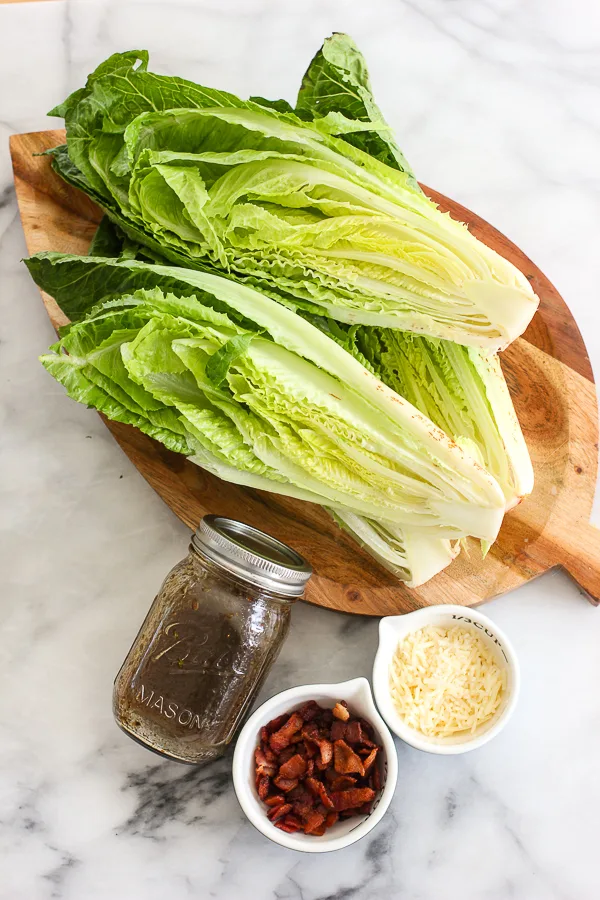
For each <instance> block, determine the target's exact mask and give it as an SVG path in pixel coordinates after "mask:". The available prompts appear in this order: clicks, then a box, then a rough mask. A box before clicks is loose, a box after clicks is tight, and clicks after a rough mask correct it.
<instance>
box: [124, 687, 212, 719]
mask: <svg viewBox="0 0 600 900" xmlns="http://www.w3.org/2000/svg"><path fill="white" fill-rule="evenodd" d="M135 699H136V701H137V702H138V703H141V704H142V706H147V707H148V709H156V710H157V711H158V712H159V713H160V715H162V716H164V717H165V718H166V719H176V720H177V721H178V722H179V724H180V725H183V727H184V728H190V729H192V728H196V729H197V730H198V731H200V717H199V715H198V713H194V712H192V710H191V709H182V708H181V707H180V705H179V704H178V703H173V702H172V701H170V700H168V699H165V698H164V697H163V695H162V694H156V693H155V692H154V691H148V690H147V689H146V687H145V685H143V684H142V685H140V689H139V691H138V692H137V694H136V695H135Z"/></svg>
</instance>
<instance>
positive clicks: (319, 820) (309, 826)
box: [304, 809, 325, 834]
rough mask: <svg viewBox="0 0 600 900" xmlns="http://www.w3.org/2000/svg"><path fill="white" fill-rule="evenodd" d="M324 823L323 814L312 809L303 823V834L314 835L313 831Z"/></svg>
mask: <svg viewBox="0 0 600 900" xmlns="http://www.w3.org/2000/svg"><path fill="white" fill-rule="evenodd" d="M324 821H325V816H324V815H323V813H322V812H319V811H318V810H317V809H313V810H312V812H311V813H310V814H309V815H308V816H307V817H306V821H305V822H304V834H314V832H315V830H316V829H318V828H319V827H320V826H321V825H322V824H323V822H324Z"/></svg>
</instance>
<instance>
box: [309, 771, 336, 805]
mask: <svg viewBox="0 0 600 900" xmlns="http://www.w3.org/2000/svg"><path fill="white" fill-rule="evenodd" d="M305 784H306V787H307V788H308V789H309V791H310V792H311V793H312V794H314V796H315V797H318V798H319V800H320V801H321V803H322V804H323V806H325V807H326V808H327V809H333V801H332V799H331V797H330V796H329V792H328V790H327V788H326V787H325V785H324V784H323V782H322V781H318V780H317V779H316V778H307V779H306V781H305Z"/></svg>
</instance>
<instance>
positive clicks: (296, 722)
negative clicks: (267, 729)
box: [269, 713, 302, 753]
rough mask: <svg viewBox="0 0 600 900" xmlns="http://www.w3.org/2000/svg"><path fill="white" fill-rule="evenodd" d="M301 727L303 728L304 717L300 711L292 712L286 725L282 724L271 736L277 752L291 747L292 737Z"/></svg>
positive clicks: (273, 746)
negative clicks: (299, 713) (301, 716)
mask: <svg viewBox="0 0 600 900" xmlns="http://www.w3.org/2000/svg"><path fill="white" fill-rule="evenodd" d="M273 721H276V720H273ZM300 728H302V719H301V718H300V716H299V715H298V713H292V715H291V716H290V717H289V719H288V720H287V722H286V723H285V725H282V727H281V728H279V729H278V730H277V731H276V732H274V733H273V734H272V735H271V737H270V738H269V743H270V745H271V749H272V750H274V751H275V753H280V752H281V751H282V750H284V749H285V748H286V747H289V745H290V744H291V743H292V737H293V736H294V735H295V734H296V732H297V731H298V730H299V729H300Z"/></svg>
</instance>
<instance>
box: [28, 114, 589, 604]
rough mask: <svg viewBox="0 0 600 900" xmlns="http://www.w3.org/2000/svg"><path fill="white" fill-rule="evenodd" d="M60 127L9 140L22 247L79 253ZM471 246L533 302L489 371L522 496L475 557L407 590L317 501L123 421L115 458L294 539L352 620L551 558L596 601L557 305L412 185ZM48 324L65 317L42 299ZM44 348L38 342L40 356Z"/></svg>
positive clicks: (583, 441) (476, 227)
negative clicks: (257, 482) (519, 454)
mask: <svg viewBox="0 0 600 900" xmlns="http://www.w3.org/2000/svg"><path fill="white" fill-rule="evenodd" d="M64 140H65V134H64V131H43V132H36V133H32V134H20V135H14V136H13V137H12V138H11V153H12V160H13V168H14V175H15V187H16V192H17V199H18V201H19V208H20V211H21V220H22V222H23V229H24V232H25V239H26V241H27V248H28V250H29V252H30V253H36V252H38V251H40V250H58V251H62V252H65V253H86V251H87V249H88V247H89V243H90V241H91V238H92V236H93V234H94V231H95V229H96V226H97V224H98V222H99V221H100V218H101V212H100V210H99V209H98V208H97V207H96V206H95V205H94V204H93V203H92V202H91V201H90V200H88V198H87V197H85V196H84V195H83V194H81V193H79V192H78V191H76V190H74V189H72V188H70V187H69V186H68V185H66V184H65V183H64V182H63V181H61V179H60V178H59V177H58V176H57V175H55V174H54V172H53V171H52V169H51V168H50V163H49V159H48V157H45V156H34V155H33V154H35V153H40V152H42V151H43V150H46V149H47V148H49V147H54V146H56V145H57V144H60V143H64ZM424 190H425V191H426V193H427V194H428V195H429V196H430V197H432V198H433V199H434V200H435V201H436V203H438V204H439V205H440V207H441V208H442V209H443V210H445V211H448V212H449V213H450V214H451V215H453V216H454V217H456V218H458V219H461V220H462V221H464V222H466V223H467V224H468V225H469V228H470V229H471V231H472V232H473V234H475V235H476V236H477V237H478V238H479V239H480V240H482V241H484V242H485V243H486V244H488V245H489V246H490V247H493V249H494V250H497V251H498V252H499V253H501V254H502V255H503V256H505V257H506V258H507V259H509V260H510V261H511V262H512V263H514V264H515V265H516V266H518V268H519V269H521V271H522V272H523V273H524V274H525V275H526V276H527V278H529V280H530V281H531V284H532V287H533V289H534V290H535V291H536V293H537V294H538V296H539V297H540V300H541V304H540V309H539V311H538V313H537V314H536V316H535V318H534V320H533V322H532V323H531V325H530V327H529V328H528V329H527V331H526V333H525V335H524V336H523V337H522V338H520V339H519V340H517V341H515V343H514V344H512V345H511V347H509V349H508V350H506V351H505V352H504V353H503V354H502V366H503V369H504V372H505V375H506V379H507V381H508V385H509V388H510V391H511V393H512V396H513V399H514V403H515V407H516V410H517V414H518V416H519V419H520V421H521V425H522V427H523V431H524V434H525V438H526V440H527V444H528V447H529V450H530V453H531V457H532V460H533V466H534V469H535V478H536V483H535V490H534V492H533V494H532V495H531V497H528V498H527V499H526V500H525V501H524V502H523V503H521V504H520V505H519V506H518V507H517V508H516V509H515V510H513V511H512V512H511V513H509V514H508V515H507V516H506V518H505V521H504V525H503V527H502V530H501V531H500V535H499V537H498V540H497V541H496V543H495V545H494V546H493V548H492V549H491V550H490V552H489V554H488V556H487V558H486V559H485V561H482V560H481V558H480V552H479V548H478V545H476V544H475V543H474V542H472V547H471V549H470V554H469V555H468V556H467V555H466V554H465V553H462V554H461V555H460V557H459V558H458V559H457V560H456V561H455V562H454V563H452V565H451V566H449V567H448V568H447V569H446V570H445V571H444V572H442V573H440V574H439V575H438V576H436V578H434V579H432V580H431V581H430V582H429V583H428V584H426V585H424V586H423V587H421V588H417V589H413V590H410V589H408V588H405V587H404V586H403V585H402V584H400V583H399V582H398V581H397V580H396V579H395V578H394V577H393V576H392V575H390V574H389V573H388V572H386V570H385V569H383V568H381V567H380V566H379V565H378V564H377V563H376V562H375V561H374V560H373V559H372V558H371V557H370V556H369V555H368V554H367V553H365V552H364V551H363V550H361V549H360V548H359V547H358V546H357V544H356V543H355V542H354V541H353V540H352V539H351V538H349V537H348V536H346V535H345V534H344V533H343V532H342V531H340V529H338V528H337V526H336V525H335V524H334V523H333V521H332V520H330V519H329V517H328V516H327V514H326V513H325V512H323V511H322V510H321V509H320V508H319V507H318V506H315V505H313V504H310V503H302V502H300V501H295V500H290V499H287V498H285V497H279V496H277V495H276V494H268V493H263V492H260V491H253V490H249V489H246V488H241V487H238V486H236V485H232V484H227V483H226V482H223V481H220V480H219V479H218V478H215V477H214V476H212V475H209V474H207V473H206V472H204V471H203V470H202V469H199V468H198V467H197V466H195V465H193V464H192V463H190V462H187V460H186V459H185V458H184V457H182V456H180V455H178V454H175V453H171V452H169V451H167V450H165V449H164V447H162V446H161V445H160V444H158V443H156V442H155V441H153V440H152V439H151V438H148V437H146V436H145V435H143V434H141V433H140V432H139V431H137V430H135V429H134V428H132V427H130V426H127V425H121V424H119V423H116V422H109V421H108V420H106V419H105V423H106V426H107V427H108V428H109V429H110V431H111V432H112V434H113V436H114V437H115V439H116V440H117V441H118V443H119V444H120V446H121V447H122V449H123V450H124V451H125V453H126V454H127V456H128V457H129V459H130V460H131V461H132V462H133V464H134V465H135V466H136V467H137V469H138V470H139V471H140V472H141V474H142V475H143V476H144V478H145V479H146V480H147V481H148V482H149V484H151V485H152V487H153V488H154V489H155V491H157V492H158V493H159V494H160V496H161V497H162V498H163V500H164V501H165V502H166V503H167V504H168V505H169V506H170V508H171V509H172V510H173V512H174V513H175V514H176V515H177V516H179V518H180V519H181V520H182V521H183V522H185V524H186V525H188V526H189V527H190V528H195V527H196V525H197V524H198V521H199V519H200V518H201V516H203V515H204V514H205V513H219V514H221V515H225V516H231V517H232V518H235V519H240V520H242V521H243V522H248V523H250V524H252V525H255V526H257V527H259V528H262V529H264V530H265V531H268V532H270V533H271V534H273V535H275V536H276V537H279V538H281V540H283V541H285V542H286V543H287V544H290V545H291V546H292V547H295V548H296V549H297V550H298V551H299V552H300V553H302V554H303V555H304V556H306V558H307V559H309V560H310V562H311V563H312V565H313V567H314V571H315V575H314V577H313V579H312V580H311V583H310V586H309V591H308V595H307V600H308V601H309V602H311V603H316V604H318V605H320V606H326V607H330V608H331V609H337V610H344V611H345V612H352V613H360V614H364V615H393V614H397V613H401V612H409V611H410V610H413V609H416V608H418V607H422V606H428V605H431V604H436V603H462V604H465V605H467V606H474V605H476V604H479V603H482V602H483V601H485V600H489V599H491V598H492V597H496V596H498V595H499V594H503V593H505V592H506V591H509V590H512V589H513V588H516V587H518V586H519V585H521V584H523V583H524V582H526V581H529V580H530V579H532V578H536V577H537V576H538V575H541V574H542V573H543V572H545V571H546V570H547V569H550V568H552V567H553V566H563V567H564V568H565V569H566V570H567V571H568V572H569V573H570V574H571V575H572V577H573V578H574V579H575V580H576V582H577V583H578V584H579V585H580V586H581V588H582V590H583V591H584V592H585V593H586V594H587V596H588V597H589V599H590V600H591V601H592V602H594V603H596V604H597V603H598V602H600V530H599V529H596V528H595V527H594V526H592V525H590V524H589V516H590V511H591V507H592V502H593V497H594V489H595V484H596V470H597V463H598V406H597V400H596V391H595V387H594V380H593V375H592V370H591V366H590V361H589V358H588V355H587V352H586V349H585V345H584V343H583V340H582V338H581V335H580V333H579V329H578V328H577V325H576V324H575V320H574V319H573V317H572V315H571V313H570V312H569V309H568V307H567V306H566V304H565V302H564V301H563V300H562V298H561V297H560V295H559V294H558V293H557V291H556V290H555V289H554V287H553V286H552V285H551V284H550V282H549V281H548V279H547V278H546V277H545V276H544V275H543V274H542V272H540V270H539V269H538V268H537V267H536V266H534V264H533V263H532V262H531V261H530V260H529V259H527V257H526V256H525V255H524V254H523V253H522V252H521V251H520V250H519V248H518V247H516V246H515V245H514V244H512V243H511V242H510V241H509V240H507V238H505V237H504V236H503V235H502V234H500V233H499V232H498V231H496V230H495V229H494V228H492V226H491V225H488V224H487V222H484V221H483V220H482V219H480V218H479V217H478V216H476V215H474V214H473V213H471V212H469V210H467V209H465V208H464V207H462V206H460V205H459V204H458V203H454V202H453V201H452V200H449V199H448V198H446V197H444V196H442V195H441V194H438V193H437V192H436V191H433V190H430V189H429V188H424ZM42 297H43V300H44V304H45V306H46V310H47V312H48V315H49V316H50V319H51V321H52V324H53V325H54V326H55V327H58V326H59V325H61V324H64V323H65V322H66V319H65V317H64V315H63V314H62V312H61V311H60V309H59V308H58V307H57V305H56V303H54V301H53V300H52V299H51V298H50V297H48V296H45V295H42ZM43 350H45V348H44V347H40V352H41V351H43Z"/></svg>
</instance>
